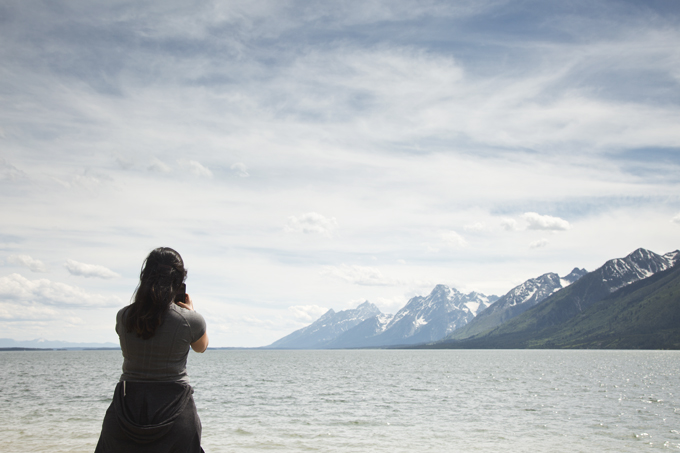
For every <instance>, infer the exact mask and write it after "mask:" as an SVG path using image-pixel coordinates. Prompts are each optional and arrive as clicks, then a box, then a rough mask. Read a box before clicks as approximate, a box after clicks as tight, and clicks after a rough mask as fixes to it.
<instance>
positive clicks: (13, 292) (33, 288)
mask: <svg viewBox="0 0 680 453" xmlns="http://www.w3.org/2000/svg"><path fill="white" fill-rule="evenodd" d="M0 298H3V299H10V300H14V301H21V302H34V303H40V304H43V305H51V306H62V305H63V306H69V307H81V308H97V307H114V306H119V305H122V303H123V302H122V301H121V300H120V299H119V298H118V297H108V296H102V295H99V294H91V293H88V292H87V291H85V290H84V289H82V288H78V287H76V286H70V285H66V284H64V283H58V282H53V281H50V280H47V279H44V278H42V279H39V280H28V279H27V278H25V277H23V276H21V275H20V274H10V275H8V276H6V277H0Z"/></svg>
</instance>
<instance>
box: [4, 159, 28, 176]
mask: <svg viewBox="0 0 680 453" xmlns="http://www.w3.org/2000/svg"><path fill="white" fill-rule="evenodd" d="M25 175H26V174H25V173H24V172H23V171H21V170H19V169H18V168H17V167H15V166H14V165H12V164H10V163H9V162H7V161H6V160H5V159H3V158H2V157H0V180H2V179H5V180H9V181H14V180H17V179H19V178H22V177H24V176H25Z"/></svg>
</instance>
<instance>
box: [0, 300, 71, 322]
mask: <svg viewBox="0 0 680 453" xmlns="http://www.w3.org/2000/svg"><path fill="white" fill-rule="evenodd" d="M63 315H64V312H63V310H62V311H60V310H56V309H54V308H52V307H46V306H44V305H39V304H34V303H31V302H22V303H21V304H17V303H16V302H14V301H7V300H3V301H0V319H1V320H3V321H53V320H55V319H59V318H60V317H61V316H63Z"/></svg>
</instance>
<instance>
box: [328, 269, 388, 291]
mask: <svg viewBox="0 0 680 453" xmlns="http://www.w3.org/2000/svg"><path fill="white" fill-rule="evenodd" d="M321 274H322V275H330V276H332V277H336V278H339V279H341V280H344V281H346V282H348V283H352V284H354V285H363V286H389V285H395V284H397V281H396V280H394V279H391V278H387V277H385V276H384V275H383V274H382V272H380V270H379V269H378V268H375V267H368V266H348V265H346V264H343V265H341V266H324V267H323V268H322V270H321Z"/></svg>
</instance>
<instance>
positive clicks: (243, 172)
mask: <svg viewBox="0 0 680 453" xmlns="http://www.w3.org/2000/svg"><path fill="white" fill-rule="evenodd" d="M231 169H232V170H236V174H237V175H239V176H240V177H241V178H247V177H248V176H250V173H248V167H246V164H244V163H243V162H236V163H235V164H232V165H231Z"/></svg>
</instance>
